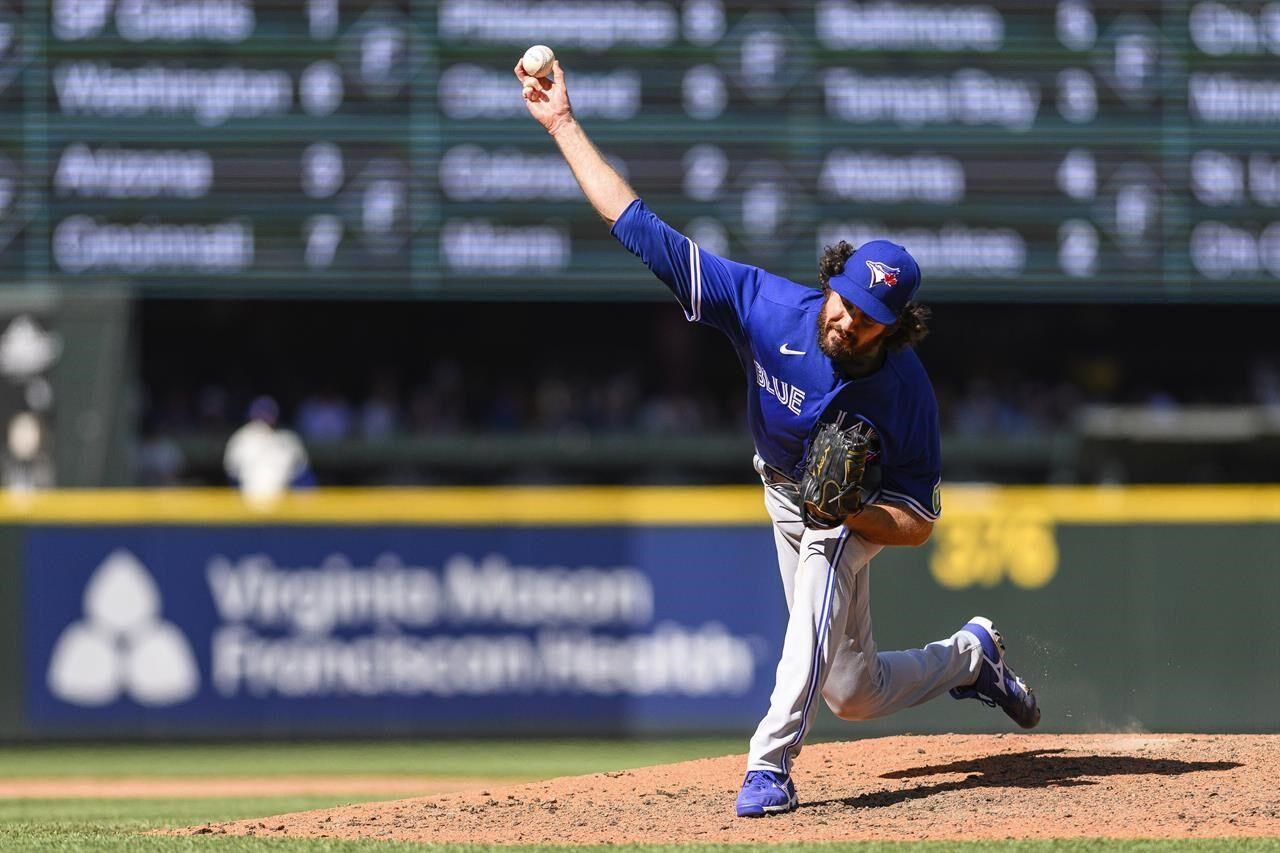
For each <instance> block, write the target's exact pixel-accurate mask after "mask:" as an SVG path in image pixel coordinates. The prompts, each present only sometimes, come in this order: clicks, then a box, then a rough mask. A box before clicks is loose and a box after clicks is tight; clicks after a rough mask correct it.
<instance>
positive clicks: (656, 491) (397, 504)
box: [0, 485, 1280, 526]
mask: <svg viewBox="0 0 1280 853" xmlns="http://www.w3.org/2000/svg"><path fill="white" fill-rule="evenodd" d="M942 494H943V519H942V521H941V522H940V523H941V524H945V523H946V520H947V519H948V518H956V517H972V516H975V515H978V516H988V517H997V518H998V517H1019V518H1034V519H1036V520H1040V521H1045V522H1051V523H1062V524H1135V523H1140V524H1198V523H1269V522H1280V486H1150V487H1149V486H1129V487H1093V486H989V487H988V486H973V485H956V486H946V487H944V489H943V493H942ZM766 521H767V517H766V515H765V512H764V507H763V505H762V500H761V492H760V488H759V487H753V486H712V487H648V486H643V487H604V486H601V487H577V486H573V487H558V486H555V487H528V486H521V487H511V488H488V487H486V488H452V487H451V488H411V489H394V488H388V489H338V488H333V489H321V490H317V491H313V492H301V493H295V494H292V495H289V496H287V497H285V498H284V499H283V500H282V501H281V502H280V503H278V504H277V505H275V506H274V507H271V508H269V509H255V508H253V507H251V506H248V505H246V504H245V503H244V501H242V500H241V498H240V496H239V495H238V494H237V493H236V492H234V491H231V490H227V489H173V490H167V489H165V490H161V489H157V490H141V489H136V490H135V489H120V490H61V491H50V492H39V493H35V494H32V495H26V496H20V495H12V494H7V495H5V496H3V497H0V523H2V524H23V523H44V524H213V525H218V524H222V525H226V524H359V525H372V524H419V525H449V526H476V525H491V524H497V525H514V526H530V525H544V524H567V525H606V524H635V525H640V524H659V525H679V526H701V525H712V524H717V525H754V524H764V523H766Z"/></svg>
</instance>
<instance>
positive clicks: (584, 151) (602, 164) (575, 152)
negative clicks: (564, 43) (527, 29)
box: [515, 60, 638, 225]
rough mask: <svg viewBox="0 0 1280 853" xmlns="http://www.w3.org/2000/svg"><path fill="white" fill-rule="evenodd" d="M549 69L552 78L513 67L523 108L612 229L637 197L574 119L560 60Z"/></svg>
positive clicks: (517, 66) (521, 67)
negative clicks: (520, 87) (521, 91)
mask: <svg viewBox="0 0 1280 853" xmlns="http://www.w3.org/2000/svg"><path fill="white" fill-rule="evenodd" d="M552 69H553V71H554V76H552V77H541V78H538V77H530V76H529V75H528V74H527V73H525V70H524V67H523V66H522V65H521V64H520V63H519V62H517V63H516V68H515V74H516V77H517V78H518V79H519V80H520V82H521V83H523V84H524V100H525V105H526V106H528V108H529V113H530V115H532V116H533V117H534V118H535V119H537V120H538V123H539V124H541V125H542V126H543V127H544V128H546V130H547V133H549V134H551V138H552V139H554V140H555V141H556V145H557V146H558V147H559V148H560V153H561V154H562V155H564V159H565V162H567V163H568V164H569V168H570V169H572V170H573V177H574V178H575V179H576V180H577V182H578V186H580V187H582V192H583V194H584V195H586V197H587V201H589V202H591V206H592V207H593V208H595V211H596V213H598V214H600V216H601V217H603V218H604V219H605V220H606V221H607V222H608V223H609V224H610V225H612V224H613V223H615V222H617V221H618V217H619V216H621V215H622V212H623V211H624V210H626V209H627V206H628V205H630V204H631V202H633V201H635V200H636V198H638V196H637V195H636V192H635V190H633V189H631V187H630V185H628V184H627V182H626V181H625V180H623V178H622V176H621V175H619V174H618V173H617V172H616V171H615V170H614V168H613V167H612V166H610V165H609V164H608V162H606V161H605V159H604V157H602V156H601V155H600V151H599V149H597V148H596V147H595V145H593V144H592V142H591V140H590V139H589V138H587V133H586V131H585V130H583V129H582V125H580V124H578V122H577V119H575V118H574V117H573V107H572V106H571V105H570V104H569V90H568V87H567V85H566V81H565V76H564V71H563V69H561V68H560V61H559V60H556V61H555V63H554V64H553V65H552Z"/></svg>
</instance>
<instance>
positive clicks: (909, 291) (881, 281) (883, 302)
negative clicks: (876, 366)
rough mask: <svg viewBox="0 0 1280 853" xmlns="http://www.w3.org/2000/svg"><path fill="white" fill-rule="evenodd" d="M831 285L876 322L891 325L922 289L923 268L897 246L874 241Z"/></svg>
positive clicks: (851, 259) (850, 262)
mask: <svg viewBox="0 0 1280 853" xmlns="http://www.w3.org/2000/svg"><path fill="white" fill-rule="evenodd" d="M828 283H829V284H830V286H831V289H832V290H834V291H835V292H836V293H838V294H840V295H841V296H843V297H844V298H845V299H848V300H849V301H850V302H852V303H853V304H854V305H856V306H858V308H859V310H861V311H862V312H863V313H864V314H866V315H867V316H868V317H870V318H871V319H872V320H875V321H876V322H877V323H881V324H883V325H885V326H888V325H891V324H893V323H896V322H898V315H899V314H901V313H902V309H903V308H904V307H906V304H907V303H908V302H910V301H911V298H912V297H913V296H915V295H916V291H917V290H919V289H920V266H919V264H917V263H916V259H915V258H913V257H911V255H910V253H908V252H907V250H906V249H904V248H902V247H901V246H899V245H898V244H897V243H890V242H889V241H888V240H872V241H871V242H870V243H865V244H863V246H862V247H861V248H859V249H858V251H856V252H854V253H853V255H852V256H851V257H850V258H849V260H848V262H846V263H845V265H844V271H843V272H841V273H840V274H839V275H833V276H832V277H831V281H830V282H828Z"/></svg>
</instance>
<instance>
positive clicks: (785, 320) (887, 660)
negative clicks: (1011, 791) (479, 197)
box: [515, 62, 1040, 817]
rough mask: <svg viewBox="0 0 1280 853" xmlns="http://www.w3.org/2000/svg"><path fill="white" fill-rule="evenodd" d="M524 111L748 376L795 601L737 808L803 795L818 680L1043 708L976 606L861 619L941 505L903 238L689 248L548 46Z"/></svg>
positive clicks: (914, 284) (929, 390)
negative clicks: (594, 134)
mask: <svg viewBox="0 0 1280 853" xmlns="http://www.w3.org/2000/svg"><path fill="white" fill-rule="evenodd" d="M515 73H516V77H517V78H519V80H520V82H521V84H522V85H523V86H524V99H525V101H526V104H527V106H528V108H529V112H530V114H532V115H533V117H534V118H535V119H537V120H538V122H539V123H540V124H541V125H542V126H543V127H544V128H545V129H546V130H547V132H548V133H549V134H550V135H551V137H552V138H553V139H554V140H555V143H556V145H557V146H558V147H559V149H560V152H561V153H562V154H563V155H564V158H565V160H566V161H568V164H569V166H570V168H571V169H572V170H573V174H574V177H575V178H577V181H578V183H579V184H580V185H581V187H582V191H583V192H584V193H585V194H586V197H587V200H588V201H589V202H590V203H591V206H592V207H593V208H595V210H596V212H597V213H599V214H600V216H602V217H603V218H604V219H605V220H606V221H608V222H609V223H610V224H611V225H612V233H613V235H614V236H615V237H616V238H617V239H618V240H619V241H620V242H621V243H622V244H623V245H624V246H626V248H627V249H628V250H630V251H631V252H633V253H634V254H635V255H637V256H638V257H639V258H640V259H641V260H642V261H644V263H645V264H646V265H647V266H648V267H649V269H650V270H652V271H653V272H654V274H655V275H656V276H657V277H658V278H659V279H661V280H662V281H663V282H664V283H665V284H666V285H667V286H668V287H669V288H670V289H671V291H672V292H673V293H674V294H675V297H676V299H677V300H678V301H679V303H680V307H681V308H683V309H684V313H685V316H686V317H687V318H688V319H689V320H690V321H692V322H698V323H705V324H707V325H710V326H714V327H716V328H717V329H719V330H720V331H721V332H723V333H724V334H725V335H726V336H728V338H729V341H730V342H731V343H732V345H733V347H734V349H735V350H736V351H737V353H738V358H739V359H740V360H741V362H742V366H743V368H744V370H745V372H746V375H747V386H748V406H747V413H748V422H749V425H750V428H751V434H752V437H753V438H754V440H755V448H756V456H755V460H754V463H755V468H756V471H757V472H758V473H759V475H760V478H761V480H762V482H763V484H764V501H765V506H766V508H767V509H768V512H769V516H770V518H772V520H773V532H774V542H775V545H776V547H777V552H778V568H779V571H780V573H781V575H782V589H783V592H784V594H785V596H786V601H787V606H788V608H789V611H790V618H789V621H788V623H787V630H786V636H785V639H784V641H783V646H782V655H781V658H780V660H779V661H778V669H777V675H776V679H775V682H774V689H773V693H772V695H771V697H770V700H769V710H768V712H767V713H766V714H765V716H764V719H762V720H761V721H760V725H759V727H758V728H757V729H756V732H755V735H754V736H753V737H752V738H751V746H750V750H749V753H748V759H747V774H746V777H745V779H744V781H743V784H742V790H741V792H740V793H739V795H738V800H737V813H738V814H739V815H740V816H744V817H747V816H758V815H765V814H776V813H781V812H787V811H790V810H792V809H794V808H795V807H796V805H797V799H796V790H795V786H794V784H793V783H792V781H791V768H792V765H793V764H794V762H795V760H796V757H797V756H798V755H799V754H800V749H801V747H802V746H803V744H804V739H805V735H806V734H807V733H808V731H809V728H810V726H811V725H812V723H813V717H814V713H815V712H816V709H817V700H818V696H819V695H821V697H822V699H823V700H824V701H826V703H827V705H828V707H830V708H831V710H832V711H833V712H834V713H835V714H836V716H838V717H840V718H841V719H845V720H867V719H871V718H874V717H880V716H884V715H885V714H891V713H893V712H894V711H898V710H900V709H903V708H909V707H912V706H913V705H918V704H920V703H921V702H925V701H927V700H929V699H932V698H934V697H935V696H938V695H940V694H942V693H944V692H947V691H950V693H951V695H952V696H954V697H956V698H957V699H963V698H976V699H979V700H981V701H982V702H984V703H986V704H988V705H991V706H992V707H995V706H999V707H1000V708H1002V709H1003V710H1004V711H1005V713H1007V714H1008V715H1009V716H1010V717H1012V718H1013V720H1014V721H1015V722H1017V723H1018V725H1020V726H1022V727H1024V728H1031V727H1033V726H1035V725H1036V724H1037V723H1038V722H1039V721H1040V711H1039V709H1038V707H1037V706H1036V700H1035V696H1034V695H1033V693H1032V691H1031V689H1030V688H1029V687H1027V685H1026V683H1025V682H1024V681H1023V680H1022V679H1020V678H1018V677H1017V676H1016V675H1014V673H1013V671H1012V670H1011V669H1010V668H1009V666H1008V664H1007V663H1006V662H1005V657H1004V643H1003V640H1002V638H1001V636H1000V634H999V632H998V631H997V630H996V629H995V627H994V626H993V625H992V623H991V621H990V620H988V619H985V618H982V617H974V618H973V619H971V620H970V621H969V622H968V623H967V624H966V625H965V626H964V627H963V628H961V629H960V630H959V631H957V632H956V633H955V634H952V635H951V636H950V637H947V638H946V639H943V640H939V641H937V642H933V643H930V644H928V645H927V646H925V647H924V648H922V649H912V650H909V651H900V652H881V651H878V650H877V649H876V644H875V639H874V637H873V634H872V630H871V592H870V572H869V571H868V569H869V566H870V562H871V558H872V557H874V556H875V555H876V554H877V553H878V552H879V551H880V549H882V548H884V547H886V546H894V545H897V546H916V545H921V544H923V543H924V542H925V541H927V540H928V538H929V535H930V533H931V532H932V529H933V523H934V521H935V520H936V519H937V518H938V515H939V513H940V512H941V511H942V504H941V500H940V497H939V486H940V483H941V469H942V460H941V452H940V449H939V440H938V406H937V400H936V399H935V397H934V394H933V387H932V386H931V385H930V383H929V378H928V376H927V375H926V373H925V370H924V367H923V365H921V363H920V359H919V358H918V357H917V356H916V354H915V352H914V346H915V344H916V343H917V342H919V341H920V339H921V338H923V337H924V335H925V334H926V333H927V331H928V329H927V326H926V321H927V320H928V317H929V313H928V311H927V309H925V308H924V307H923V306H921V305H919V304H918V303H916V302H914V301H913V297H914V296H915V293H916V291H917V289H918V288H919V286H920V269H919V267H918V266H917V265H916V262H915V260H914V259H913V258H912V257H911V255H910V254H909V253H908V252H907V250H906V249H905V248H903V247H902V246H898V245H896V244H894V243H891V242H888V241H886V240H875V241H873V242H870V243H867V244H866V245H864V246H861V247H859V248H857V249H856V250H855V249H854V248H853V247H852V246H850V245H849V244H847V243H845V242H841V243H839V244H838V245H836V246H829V247H827V248H826V250H825V251H824V252H823V255H822V257H821V258H820V259H819V262H818V282H819V284H821V289H814V288H812V287H806V286H804V285H801V284H797V283H795V282H793V281H789V280H787V279H785V278H782V277H780V276H777V275H773V274H772V273H769V272H766V271H765V270H762V269H759V268H756V267H751V266H747V265H745V264H739V263H735V262H733V261H730V260H726V259H725V258H721V257H717V256H716V255H714V254H712V253H710V252H707V251H705V250H703V249H700V248H699V247H698V246H697V244H695V243H694V242H693V241H692V240H690V239H688V238H687V237H685V236H683V235H682V234H680V233H679V232H677V231H676V230H674V229H673V228H671V227H670V226H668V225H667V224H666V223H665V222H663V221H662V220H661V219H659V218H658V217H657V216H656V215H655V214H654V213H653V212H651V211H650V210H649V208H648V207H646V206H645V204H644V202H643V201H641V200H640V199H639V198H638V197H637V196H636V193H635V192H634V191H633V190H632V189H631V187H630V186H628V185H627V182H626V181H624V180H623V179H622V177H621V176H620V175H618V173H617V172H615V171H614V170H613V169H612V168H611V167H610V166H609V165H608V163H606V162H605V160H604V158H603V157H601V155H600V153H599V151H598V150H597V149H596V148H595V146H594V145H593V144H592V143H591V141H590V140H589V139H588V138H587V134H586V132H585V131H584V130H583V129H582V126H581V125H579V124H578V122H577V121H576V120H575V119H574V115H573V110H572V107H571V106H570V102H569V94H568V88H567V80H566V78H565V74H564V71H563V69H562V68H561V67H560V63H559V62H556V63H555V64H554V66H553V74H552V75H551V76H549V77H541V78H530V77H529V76H528V75H527V74H526V73H525V71H524V68H523V67H522V66H521V64H520V63H517V64H516V68H515Z"/></svg>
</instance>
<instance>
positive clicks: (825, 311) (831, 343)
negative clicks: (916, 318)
mask: <svg viewBox="0 0 1280 853" xmlns="http://www.w3.org/2000/svg"><path fill="white" fill-rule="evenodd" d="M892 331H893V328H892V327H891V326H886V325H884V324H882V323H877V322H876V321H875V320H872V319H871V318H870V317H868V316H867V315H866V314H864V313H862V311H860V310H858V308H857V306H855V305H853V304H851V303H850V302H848V301H847V300H845V299H844V298H842V297H841V296H840V294H838V293H836V292H835V291H834V290H831V289H830V288H828V289H827V290H826V299H825V300H824V301H823V303H822V310H821V311H819V312H818V348H819V349H821V350H822V352H823V354H825V355H826V356H827V358H829V359H831V360H832V361H834V362H836V363H837V364H839V363H843V362H848V361H852V360H855V359H858V358H866V357H867V356H870V355H874V354H876V352H877V350H878V349H879V347H880V344H881V343H882V342H883V341H884V339H885V338H886V337H888V335H889V333H890V332H892Z"/></svg>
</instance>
